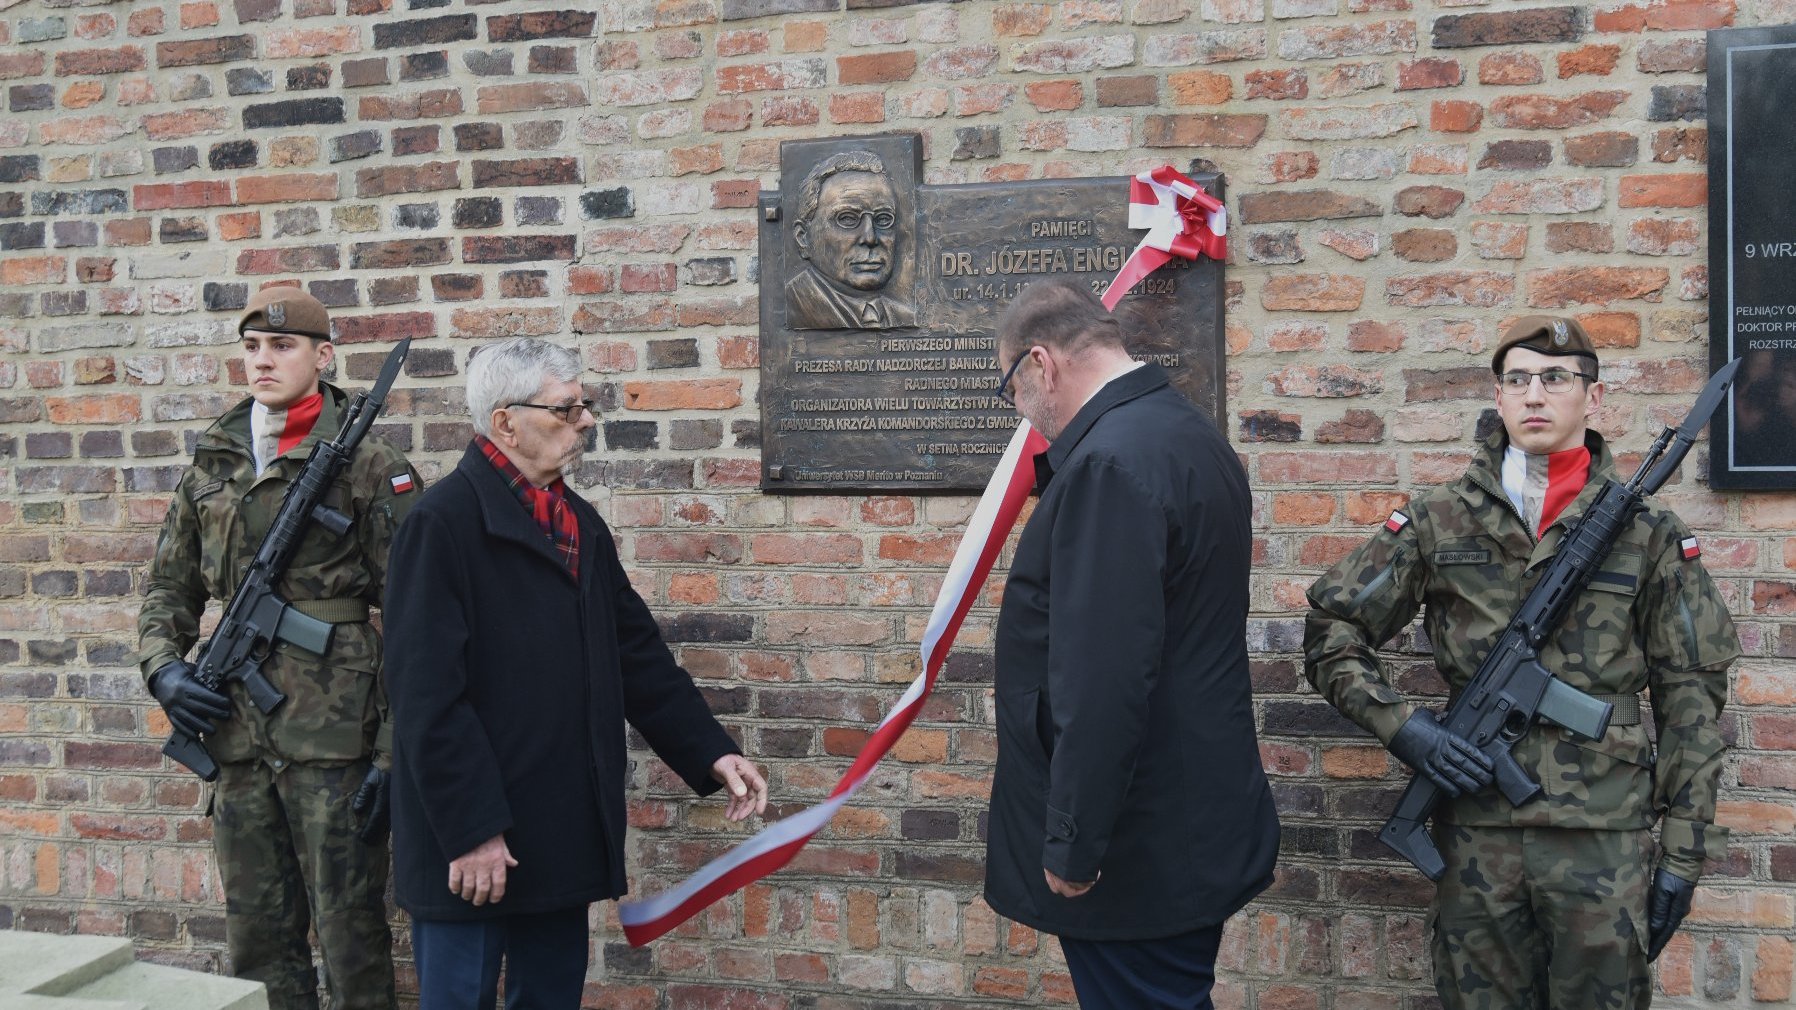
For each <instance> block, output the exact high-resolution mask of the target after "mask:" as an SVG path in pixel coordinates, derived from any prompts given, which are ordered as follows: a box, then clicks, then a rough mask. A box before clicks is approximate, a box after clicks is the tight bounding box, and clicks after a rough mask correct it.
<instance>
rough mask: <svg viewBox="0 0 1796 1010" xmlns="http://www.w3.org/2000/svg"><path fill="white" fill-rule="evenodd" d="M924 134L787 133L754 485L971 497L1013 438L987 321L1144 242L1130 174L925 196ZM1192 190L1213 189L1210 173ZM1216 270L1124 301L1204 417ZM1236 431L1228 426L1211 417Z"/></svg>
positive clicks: (766, 262)
mask: <svg viewBox="0 0 1796 1010" xmlns="http://www.w3.org/2000/svg"><path fill="white" fill-rule="evenodd" d="M922 172H923V154H922V145H921V142H920V140H919V138H918V137H917V136H915V135H914V134H888V135H883V136H876V137H850V138H841V139H834V140H803V141H788V142H786V143H785V144H783V145H781V150H780V179H781V184H780V185H781V188H780V190H779V191H778V192H763V193H762V194H761V198H760V209H761V235H760V284H761V437H762V450H761V487H762V489H764V490H767V491H838V492H841V491H868V490H878V491H902V492H920V491H956V492H967V491H978V490H979V489H981V488H983V487H984V486H985V483H986V481H987V480H988V479H989V478H990V476H991V472H992V467H993V466H994V465H995V464H996V463H997V459H998V456H999V454H1001V453H1002V452H1003V451H1004V447H1005V445H1006V444H1007V443H1008V442H1009V441H1010V436H1011V434H1012V433H1013V432H1014V431H1015V429H1016V426H1017V423H1018V416H1017V413H1016V411H1015V410H1013V409H1012V408H1010V407H1009V406H1007V405H1006V404H1005V403H1004V402H1003V401H1001V400H999V399H998V398H997V396H996V395H995V390H996V388H997V385H998V370H997V358H996V342H997V338H996V336H995V332H996V330H995V327H996V323H997V318H998V314H999V313H1000V312H1001V311H1002V310H1003V308H1004V306H1005V305H1006V304H1008V303H1009V301H1010V298H1011V296H1013V295H1015V294H1016V293H1017V291H1019V290H1021V289H1022V287H1023V286H1024V285H1026V284H1028V283H1029V282H1030V281H1032V280H1036V279H1039V278H1046V277H1052V276H1055V275H1062V274H1070V275H1072V276H1075V277H1078V278H1080V279H1081V280H1087V281H1089V282H1090V283H1091V286H1092V290H1094V291H1096V292H1099V293H1100V294H1101V293H1102V292H1103V291H1104V289H1105V288H1106V287H1107V286H1108V284H1109V282H1110V280H1111V278H1112V277H1114V276H1115V275H1116V271H1117V270H1118V269H1119V268H1121V266H1122V264H1123V262H1124V261H1125V260H1127V259H1128V257H1129V254H1130V253H1131V252H1132V251H1134V249H1135V245H1136V243H1137V242H1138V241H1140V239H1141V236H1142V235H1143V234H1144V232H1141V231H1137V230H1134V229H1131V228H1130V227H1129V226H1128V222H1129V180H1128V178H1127V177H1112V178H1098V179H1065V180H1047V181H1031V182H1006V183H979V184H972V185H954V186H925V185H920V184H919V180H920V178H921V176H922ZM1192 179H1193V181H1195V182H1196V183H1198V184H1199V185H1201V186H1203V187H1204V188H1205V189H1206V190H1208V191H1209V192H1210V193H1212V194H1214V195H1217V196H1220V195H1221V193H1220V190H1219V187H1220V184H1221V183H1220V179H1219V178H1218V177H1217V176H1216V175H1215V174H1214V173H1208V174H1197V175H1193V176H1192ZM1222 304H1223V289H1222V264H1221V263H1218V262H1216V261H1214V260H1210V259H1208V258H1202V259H1199V260H1196V261H1189V260H1183V259H1177V258H1175V259H1173V260H1172V261H1171V262H1170V263H1168V264H1166V265H1165V266H1163V267H1161V268H1160V269H1159V270H1158V271H1156V272H1155V273H1153V274H1152V275H1150V276H1149V277H1148V278H1147V279H1146V280H1143V281H1142V282H1140V283H1139V284H1137V285H1136V288H1135V290H1133V291H1131V292H1130V293H1129V294H1128V295H1127V296H1125V297H1124V298H1123V300H1122V301H1121V303H1120V304H1118V305H1117V307H1116V315H1117V317H1118V318H1119V319H1120V320H1121V321H1122V325H1123V332H1124V333H1125V334H1127V336H1128V341H1129V349H1130V351H1131V352H1132V353H1134V355H1135V356H1136V357H1137V358H1143V359H1147V360H1151V361H1154V362H1155V363H1157V364H1160V365H1162V366H1164V367H1165V368H1166V369H1167V371H1168V372H1170V373H1171V374H1172V376H1173V381H1174V382H1175V383H1176V384H1177V385H1178V387H1179V388H1180V389H1181V390H1183V391H1184V393H1185V395H1187V396H1189V397H1190V398H1191V399H1192V401H1193V402H1194V403H1196V404H1197V405H1198V406H1199V407H1200V408H1202V409H1203V410H1204V411H1205V412H1207V413H1208V414H1209V415H1210V417H1211V418H1212V419H1217V418H1219V417H1220V415H1221V412H1222V409H1223V403H1222V384H1223V377H1224V372H1223V335H1222ZM1219 427H1223V428H1224V430H1225V431H1226V430H1227V429H1226V427H1225V426H1222V425H1220V424H1219Z"/></svg>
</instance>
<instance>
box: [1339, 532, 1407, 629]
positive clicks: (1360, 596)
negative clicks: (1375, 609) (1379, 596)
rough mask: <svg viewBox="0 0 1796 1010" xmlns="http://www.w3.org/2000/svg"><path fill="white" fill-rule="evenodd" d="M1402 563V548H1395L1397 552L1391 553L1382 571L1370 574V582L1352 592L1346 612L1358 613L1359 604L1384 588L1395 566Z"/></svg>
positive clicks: (1394, 570) (1395, 569)
mask: <svg viewBox="0 0 1796 1010" xmlns="http://www.w3.org/2000/svg"><path fill="white" fill-rule="evenodd" d="M1402 563H1403V548H1401V547H1399V548H1397V553H1396V554H1393V555H1391V561H1390V563H1389V564H1387V565H1385V566H1384V569H1383V570H1382V571H1380V572H1379V573H1378V574H1377V575H1374V576H1372V581H1371V582H1368V583H1366V584H1365V586H1364V587H1362V588H1361V589H1360V591H1359V592H1357V593H1354V594H1353V599H1351V600H1348V601H1347V611H1348V613H1354V614H1356V613H1358V612H1359V608H1360V606H1361V605H1362V604H1364V603H1365V602H1366V599H1367V598H1368V597H1370V596H1371V595H1372V594H1373V593H1375V592H1377V591H1378V590H1380V589H1382V588H1384V584H1385V583H1386V582H1389V581H1391V575H1392V574H1393V573H1395V572H1396V571H1397V566H1398V565H1400V564H1402Z"/></svg>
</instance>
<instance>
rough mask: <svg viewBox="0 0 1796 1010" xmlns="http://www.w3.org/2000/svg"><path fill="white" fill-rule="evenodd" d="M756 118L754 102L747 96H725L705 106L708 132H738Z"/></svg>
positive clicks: (705, 121) (706, 130)
mask: <svg viewBox="0 0 1796 1010" xmlns="http://www.w3.org/2000/svg"><path fill="white" fill-rule="evenodd" d="M753 120H754V103H753V102H750V101H749V100H748V99H746V98H725V99H721V100H719V101H716V102H712V103H711V104H710V105H707V106H705V115H704V126H705V132H706V133H736V132H739V131H742V130H746V129H748V128H749V126H750V124H751V123H752V122H753Z"/></svg>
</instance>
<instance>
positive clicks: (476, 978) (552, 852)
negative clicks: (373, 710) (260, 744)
mask: <svg viewBox="0 0 1796 1010" xmlns="http://www.w3.org/2000/svg"><path fill="white" fill-rule="evenodd" d="M579 376H580V360H579V357H578V356H577V355H576V354H575V353H574V352H573V351H570V350H568V349H566V348H563V347H559V346H557V345H555V344H551V343H548V342H545V341H541V340H535V339H530V338H519V339H514V340H507V341H503V342H501V343H498V344H494V345H492V346H489V347H486V348H484V349H482V350H481V351H480V352H479V353H478V354H477V355H476V357H475V359H474V361H473V362H472V364H471V365H470V366H469V368H468V409H469V411H470V413H471V414H472V415H473V419H474V430H475V431H476V433H477V434H476V436H475V438H474V440H473V443H472V444H470V445H469V446H468V449H467V451H466V453H464V454H463V456H462V460H461V463H460V464H459V465H458V466H457V467H456V468H455V470H454V471H453V472H451V473H450V474H448V475H447V476H445V477H444V478H443V479H442V480H441V481H439V482H438V483H437V484H436V486H435V487H433V488H431V489H430V491H429V492H427V493H426V494H425V495H424V497H423V499H422V500H421V501H419V502H418V504H417V506H416V508H415V509H414V510H413V511H412V514H411V515H410V516H408V517H407V521H406V522H405V523H404V524H403V525H402V526H401V527H400V530H399V534H398V536H397V538H396V539H395V541H394V544H393V553H392V557H391V559H390V561H389V566H388V580H389V581H388V598H389V603H388V607H387V611H386V630H387V643H388V660H387V663H388V665H387V670H388V673H387V676H388V684H389V690H390V692H391V694H392V705H393V713H394V730H395V735H396V737H397V740H398V743H397V747H396V750H395V754H394V788H393V821H394V839H393V841H394V880H395V884H396V890H397V895H398V900H399V904H400V906H401V907H403V908H404V909H405V910H406V911H408V912H410V913H411V915H412V919H413V922H412V949H413V951H414V953H415V955H416V957H417V966H418V985H419V996H420V999H421V1001H422V1005H424V1006H426V1007H429V1008H430V1010H459V1008H465V1010H475V1008H482V1010H485V1008H489V1007H491V1006H493V1005H494V993H495V990H496V986H497V983H498V977H499V969H500V963H501V960H503V961H504V962H505V966H506V967H505V980H506V981H505V991H506V1005H507V1007H508V1008H510V1010H523V1008H531V1007H543V1008H548V1007H556V1008H571V1007H576V1006H578V1005H579V1004H580V992H581V989H582V987H583V985H584V982H585V979H586V966H587V957H588V938H587V928H586V910H587V906H588V904H590V903H591V902H594V901H599V900H603V899H606V898H613V897H616V896H618V895H620V894H622V893H623V892H624V890H625V880H624V855H623V843H624V824H625V812H624V787H625V783H626V779H627V771H628V758H627V756H626V754H625V747H624V723H625V722H626V721H628V722H629V723H630V725H632V726H634V727H635V728H636V729H637V731H639V732H640V733H641V734H642V736H643V738H644V739H645V740H647V741H648V743H649V746H650V747H652V748H653V749H654V750H655V752H656V753H657V754H658V755H660V757H661V758H662V760H664V761H666V762H667V764H668V766H669V767H671V768H672V769H673V770H674V772H675V773H677V774H678V775H679V776H680V777H681V778H683V779H684V780H685V781H686V783H687V784H688V785H690V786H691V787H692V788H693V790H694V791H695V792H697V793H699V794H700V795H704V794H707V793H709V792H711V791H712V790H714V789H716V788H718V787H720V786H728V788H729V790H730V797H729V807H728V810H727V816H728V817H729V818H730V819H731V820H741V819H742V818H744V817H747V816H748V815H749V814H750V813H759V812H760V811H761V810H763V809H765V806H766V802H767V786H766V782H765V781H764V780H763V779H762V777H761V774H760V772H759V771H758V770H757V769H756V768H755V766H754V764H753V763H751V762H750V761H748V760H747V759H746V758H744V757H742V755H741V753H740V751H739V749H738V748H737V746H736V745H735V743H734V742H733V741H732V740H731V739H730V737H729V736H728V735H727V734H726V733H725V732H724V729H723V727H722V726H721V725H719V724H718V722H717V720H716V719H715V718H714V717H713V716H712V714H711V712H710V709H709V708H708V707H707V706H706V704H705V700H704V698H703V697H702V696H701V695H700V694H699V691H698V689H697V687H695V686H694V685H693V683H692V679H691V677H690V676H688V675H687V673H686V671H684V670H683V669H681V668H680V667H679V665H678V664H677V663H676V662H675V661H674V658H673V654H672V653H671V652H669V651H668V648H667V645H666V644H665V643H664V642H663V641H662V639H661V634H660V631H659V630H658V629H657V627H656V625H655V620H654V618H653V617H652V616H650V614H649V610H648V607H647V606H646V605H644V603H643V601H642V598H641V597H640V596H638V595H637V594H636V592H635V591H634V590H633V589H631V588H630V582H629V579H628V578H627V577H626V576H625V575H624V571H623V568H622V566H621V565H620V564H619V563H618V557H617V550H616V548H615V547H614V546H613V543H612V539H611V531H610V529H609V528H607V526H606V525H605V522H604V520H602V519H600V518H599V514H598V512H596V511H595V510H594V509H593V507H592V506H591V505H589V504H587V503H586V501H584V500H583V499H581V498H580V496H579V495H577V494H575V493H573V491H571V490H570V489H569V488H568V487H567V484H566V482H565V481H564V480H563V478H562V475H563V473H564V472H565V471H566V470H567V468H568V467H569V466H571V465H573V464H574V463H575V462H577V461H578V460H579V459H580V456H581V453H582V452H583V450H584V447H585V444H586V438H587V433H588V432H589V431H591V430H592V428H593V427H594V426H595V424H596V423H597V422H596V419H595V418H594V416H593V410H592V403H591V401H589V400H587V399H585V398H584V397H585V393H584V390H583V389H582V388H581V385H580V382H579Z"/></svg>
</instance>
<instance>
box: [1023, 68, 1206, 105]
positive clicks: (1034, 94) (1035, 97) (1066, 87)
mask: <svg viewBox="0 0 1796 1010" xmlns="http://www.w3.org/2000/svg"><path fill="white" fill-rule="evenodd" d="M1175 76H1176V75H1175ZM1175 89H1176V85H1175ZM1023 96H1024V97H1025V98H1027V99H1028V100H1029V104H1031V105H1033V106H1035V109H1036V111H1038V112H1068V111H1071V110H1073V109H1077V108H1079V107H1080V106H1081V105H1083V104H1084V103H1085V88H1084V86H1083V85H1081V84H1080V83H1079V82H1078V81H1034V82H1031V83H1029V84H1026V85H1024V86H1023Z"/></svg>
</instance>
